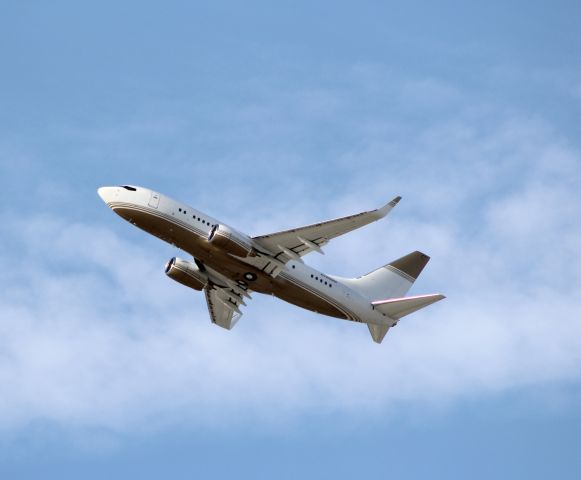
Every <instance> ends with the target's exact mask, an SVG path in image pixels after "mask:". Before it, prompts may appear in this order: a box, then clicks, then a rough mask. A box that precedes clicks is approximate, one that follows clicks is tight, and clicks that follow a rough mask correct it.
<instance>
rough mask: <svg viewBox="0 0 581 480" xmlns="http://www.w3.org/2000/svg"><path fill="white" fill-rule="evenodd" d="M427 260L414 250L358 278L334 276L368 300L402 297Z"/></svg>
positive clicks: (424, 255)
mask: <svg viewBox="0 0 581 480" xmlns="http://www.w3.org/2000/svg"><path fill="white" fill-rule="evenodd" d="M429 260H430V257H428V256H427V255H426V254H424V253H422V252H418V251H416V252H412V253H410V254H408V255H406V256H404V257H401V258H398V259H397V260H394V261H393V262H390V263H388V264H387V265H384V266H383V267H381V268H378V269H377V270H374V271H373V272H370V273H368V274H367V275H363V276H362V277H359V278H337V277H334V278H336V279H337V280H339V281H340V282H342V283H344V284H346V285H348V286H349V287H351V288H353V289H354V290H356V291H358V292H359V293H361V294H362V295H364V296H365V297H367V298H369V299H370V300H377V299H378V298H392V297H403V296H404V295H405V294H406V293H407V292H408V290H409V289H410V288H411V286H412V285H413V283H414V282H415V280H416V279H417V278H418V276H419V275H420V273H421V272H422V270H423V269H424V267H425V266H426V264H427V263H428V261H429Z"/></svg>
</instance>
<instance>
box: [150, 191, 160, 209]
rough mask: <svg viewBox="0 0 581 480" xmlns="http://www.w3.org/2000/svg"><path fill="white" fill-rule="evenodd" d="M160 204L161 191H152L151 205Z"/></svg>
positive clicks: (154, 206)
mask: <svg viewBox="0 0 581 480" xmlns="http://www.w3.org/2000/svg"><path fill="white" fill-rule="evenodd" d="M158 205H159V193H157V192H151V197H150V198H149V206H150V207H153V208H157V206H158Z"/></svg>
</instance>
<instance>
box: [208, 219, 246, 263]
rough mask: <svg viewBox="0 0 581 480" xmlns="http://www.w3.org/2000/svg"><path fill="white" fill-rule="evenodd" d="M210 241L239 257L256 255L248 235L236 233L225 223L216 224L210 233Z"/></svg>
mask: <svg viewBox="0 0 581 480" xmlns="http://www.w3.org/2000/svg"><path fill="white" fill-rule="evenodd" d="M208 242H210V243H211V244H213V245H215V246H216V247H218V248H221V249H222V250H224V251H226V252H228V253H230V254H232V255H235V256H237V257H248V256H254V255H255V253H254V249H253V248H252V243H251V241H250V239H249V238H248V237H245V236H243V235H241V234H239V233H236V232H234V231H232V230H230V229H229V228H228V227H226V226H224V225H214V227H213V228H212V230H211V231H210V235H208Z"/></svg>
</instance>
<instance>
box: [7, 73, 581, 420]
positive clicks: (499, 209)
mask: <svg viewBox="0 0 581 480" xmlns="http://www.w3.org/2000/svg"><path fill="white" fill-rule="evenodd" d="M420 90H421V92H423V94H426V92H428V93H429V92H431V93H429V95H428V96H430V95H432V94H434V92H440V93H442V92H443V94H445V95H444V96H445V97H446V95H448V97H449V96H452V97H454V98H457V97H456V95H457V93H455V92H454V90H453V89H449V88H447V87H443V86H441V85H437V84H433V83H431V81H428V82H427V83H426V82H423V83H421V85H420ZM421 92H420V93H421ZM313 95H315V94H309V95H307V97H306V99H307V103H309V104H310V103H311V102H312V100H313ZM315 96H316V98H317V99H318V100H317V102H316V108H315V109H314V113H313V114H314V115H321V114H323V113H324V112H331V113H330V114H332V112H333V111H334V109H337V108H339V109H340V108H343V107H341V102H338V101H336V100H335V99H333V98H329V96H328V95H321V96H318V95H315ZM448 97H446V98H448ZM260 115H262V114H260ZM470 115H474V117H473V118H472V119H471V117H470ZM491 118H494V119H495V121H496V122H495V123H494V125H491V126H489V127H487V128H485V129H480V126H481V124H482V122H484V119H486V122H488V121H489V120H490V119H491ZM372 123H373V122H369V124H368V125H367V126H366V125H363V126H361V132H364V131H365V132H371V135H370V137H368V139H367V140H368V142H367V143H366V145H365V147H364V148H361V149H357V150H353V151H345V152H343V154H342V156H341V157H340V158H338V160H337V166H338V167H339V168H345V169H346V171H349V172H352V173H351V174H350V175H349V178H348V180H344V182H345V183H344V184H343V185H342V186H341V188H336V189H334V193H333V195H332V196H329V197H328V199H332V200H333V202H336V203H332V202H329V203H328V205H327V206H326V207H322V206H321V205H320V204H315V203H314V202H315V201H317V200H318V198H317V197H316V196H313V197H311V198H310V197H308V196H302V198H301V199H300V202H298V203H292V204H289V201H288V200H289V198H290V194H289V195H280V196H279V197H278V198H273V201H272V202H271V204H269V205H256V198H255V195H250V194H248V192H246V194H245V195H246V196H244V195H241V196H240V197H238V198H239V201H240V203H239V204H238V206H237V209H238V210H237V211H238V212H239V215H237V216H236V222H235V226H236V227H238V228H246V229H247V230H249V231H251V232H253V233H266V231H268V230H275V229H278V228H282V227H287V226H292V225H291V224H295V223H299V222H300V223H302V222H303V221H305V222H306V221H313V220H317V219H321V220H322V219H324V217H321V218H318V217H319V216H320V215H329V216H332V215H339V214H344V213H350V212H352V211H356V210H357V209H359V208H361V207H365V208H366V207H372V206H373V205H369V201H373V200H375V201H376V202H377V205H379V203H380V201H384V200H388V199H389V198H386V195H387V194H386V192H390V194H389V195H391V193H394V194H396V193H404V195H405V199H404V202H402V204H401V205H399V206H398V207H397V209H396V210H395V211H394V212H393V213H392V214H391V216H390V218H389V219H388V220H387V223H385V222H383V223H378V224H374V225H373V226H371V227H368V228H367V229H364V230H363V231H360V232H355V233H353V234H351V235H349V236H347V237H345V238H342V239H339V240H337V241H335V242H334V244H333V245H331V246H330V247H329V249H328V255H327V256H326V257H313V258H312V259H311V258H309V261H311V260H312V262H313V263H314V264H315V265H319V266H321V268H324V269H325V270H327V271H330V272H331V273H337V274H344V275H356V274H359V273H362V272H363V271H366V270H369V269H371V268H374V267H376V266H377V265H379V264H381V263H385V261H387V260H390V259H392V257H396V256H399V255H401V254H404V253H407V252H408V251H410V250H413V249H416V248H420V249H424V250H426V251H427V252H428V253H430V254H431V255H432V256H433V260H432V262H431V264H430V265H429V266H428V268H427V270H426V272H425V274H424V275H423V276H422V277H421V278H420V280H419V281H418V282H417V285H416V287H414V291H416V292H419V291H429V290H441V291H443V292H444V293H446V294H448V296H449V298H448V299H447V300H446V301H445V302H442V303H441V304H438V305H436V306H434V307H433V308H430V309H426V310H425V311H422V312H418V313H417V314H415V315H414V316H411V317H409V318H406V319H405V321H402V322H401V323H400V325H399V326H398V327H397V328H396V329H394V330H393V331H392V332H390V334H389V335H388V338H387V339H386V341H385V342H384V344H382V345H381V346H377V345H375V344H373V343H372V342H371V340H370V338H368V337H369V335H368V332H367V329H366V328H364V326H362V325H356V324H347V323H345V322H339V321H336V320H333V319H326V318H322V317H318V316H316V315H314V314H310V313H307V312H302V311H300V310H299V309H296V308H294V307H291V306H287V305H285V304H283V303H282V302H277V301H274V300H272V299H269V298H260V297H258V298H255V299H254V300H252V301H251V302H250V304H249V306H248V307H247V308H246V309H245V316H244V317H243V319H242V320H241V323H240V325H238V326H237V327H236V329H235V330H233V331H232V332H225V331H222V330H221V329H217V328H215V327H213V326H212V325H210V323H209V321H208V318H207V312H206V307H205V305H204V301H203V298H202V296H201V295H197V296H196V295H195V294H194V293H193V292H190V291H187V290H186V289H185V288H183V287H181V286H179V285H177V284H172V282H170V281H169V280H167V279H165V278H164V275H163V272H162V264H163V261H164V260H165V258H163V257H164V255H167V257H169V256H171V254H173V253H174V252H172V251H171V249H170V248H169V247H164V246H161V244H158V243H156V242H155V240H152V241H151V242H149V241H147V242H142V243H136V242H137V239H138V238H141V237H140V236H138V235H136V234H135V233H133V234H131V237H130V238H125V237H124V235H125V234H127V235H129V232H130V230H129V229H130V226H129V225H127V226H125V225H123V227H126V228H121V227H119V228H116V227H113V224H112V223H107V224H103V223H96V222H84V223H81V222H79V221H70V220H69V219H67V218H64V217H60V216H58V215H53V216H46V215H30V216H27V217H26V218H19V217H17V216H14V215H4V218H3V223H2V227H1V228H2V236H3V239H5V241H6V245H11V244H16V243H19V244H20V245H19V251H20V254H19V255H18V257H17V258H14V257H13V255H12V254H11V251H10V250H9V249H4V250H3V251H2V253H0V264H2V266H3V268H2V269H1V273H0V287H1V288H2V291H3V295H2V296H1V297H0V313H1V317H0V358H2V361H1V362H0V385H1V386H2V391H3V394H2V396H0V425H2V427H3V428H4V429H11V428H20V427H22V426H24V425H27V424H28V423H30V422H31V421H33V420H35V419H48V420H50V421H54V422H57V423H59V424H62V425H64V426H81V427H82V426H98V427H106V428H110V429H112V430H117V431H127V430H131V429H135V428H142V427H140V425H142V424H143V423H144V422H149V423H151V424H153V425H154V426H155V425H159V424H161V425H164V424H173V423H174V422H178V421H179V422H180V423H181V422H183V421H184V418H185V419H187V421H189V422H192V423H195V424H200V423H204V424H209V425H219V424H220V423H221V422H225V421H227V422H229V421H232V420H234V419H235V418H236V417H238V416H239V415H240V414H241V413H243V414H244V416H245V417H246V418H248V417H249V416H250V417H252V418H259V419H272V418H277V417H284V418H288V417H292V416H293V415H294V414H297V413H300V412H303V411H305V410H309V411H310V410H312V409H313V408H315V409H316V408H325V409H330V410H335V411H342V412H347V413H349V412H360V411H361V408H362V407H364V408H365V411H366V412H367V413H366V414H370V415H371V414H374V413H378V412H382V413H385V412H386V411H387V407H388V405H393V404H394V402H402V401H406V402H410V401H413V402H414V403H415V402H418V403H420V404H423V405H431V404H433V403H437V402H440V401H454V400H455V399H458V398H462V397H465V396H471V395H480V394H482V393H486V392H498V391H504V390H506V389H513V388H516V387H521V386H525V385H542V384H544V383H546V382H555V381H563V380H579V377H580V376H581V369H580V368H579V365H580V364H581V363H580V361H581V353H580V352H581V324H580V323H579V318H578V317H579V315H578V308H577V305H578V304H579V301H580V300H581V288H580V282H579V280H580V278H579V276H580V273H579V272H581V260H580V258H581V251H580V250H581V247H580V245H581V223H580V221H579V219H580V218H581V206H580V205H581V201H580V200H581V198H580V194H579V191H581V190H580V189H579V188H578V187H579V185H578V179H579V178H581V175H580V173H581V172H580V171H579V170H580V165H581V162H580V155H579V152H578V151H577V150H576V149H575V148H574V147H572V146H571V145H569V144H567V142H566V141H564V140H563V139H562V138H560V136H559V135H558V134H557V133H556V132H555V131H554V130H553V129H551V128H550V126H548V125H546V124H545V123H544V122H542V121H540V120H539V119H535V118H528V117H523V116H518V115H510V114H507V113H506V112H503V111H497V112H496V114H495V115H492V114H491V113H490V112H484V113H481V114H479V115H478V114H474V113H466V112H464V113H463V117H462V118H460V119H458V120H457V121H455V120H448V121H447V122H442V123H441V124H439V125H438V126H423V127H422V128H421V129H416V131H415V132H411V131H410V132H408V133H409V135H407V136H406V135H404V136H402V137H399V138H395V137H393V136H391V137H390V136H389V135H386V134H385V130H383V129H382V128H381V127H377V128H370V127H369V125H371V124H372ZM380 123H381V122H379V123H377V125H380ZM394 157H396V158H397V157H399V158H401V160H400V161H397V162H394V164H386V163H385V162H386V160H385V159H387V158H394ZM374 172H375V173H374ZM341 178H345V177H341ZM318 181H319V182H320V179H313V181H312V183H313V184H316V183H317V182H318ZM363 189H364V191H365V192H366V194H365V198H363V197H362V195H361V194H360V192H361V191H363ZM402 190H403V191H402ZM166 193H168V194H170V195H173V194H174V192H172V191H168V192H166ZM254 193H255V192H254ZM291 193H296V192H292V191H291ZM95 201H98V199H96V197H95ZM207 201H208V202H209V199H208V200H207ZM255 207H256V208H255ZM103 208H104V207H103ZM219 208H220V210H222V211H224V212H227V211H229V210H228V207H224V206H219ZM312 211H318V212H321V213H320V215H319V214H318V215H317V218H314V217H313V214H312V213H311V212H312ZM212 213H215V212H212ZM230 214H231V215H232V212H231V211H230ZM113 221H116V220H115V219H113V218H112V217H111V222H113ZM113 228H116V230H113ZM144 235H145V234H144ZM362 246H364V248H362Z"/></svg>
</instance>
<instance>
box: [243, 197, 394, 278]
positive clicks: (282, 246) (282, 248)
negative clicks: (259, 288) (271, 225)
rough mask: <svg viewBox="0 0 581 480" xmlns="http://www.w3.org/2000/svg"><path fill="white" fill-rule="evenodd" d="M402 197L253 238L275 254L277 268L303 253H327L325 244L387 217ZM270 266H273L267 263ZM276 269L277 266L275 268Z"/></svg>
mask: <svg viewBox="0 0 581 480" xmlns="http://www.w3.org/2000/svg"><path fill="white" fill-rule="evenodd" d="M400 200H401V197H395V198H394V199H393V200H392V201H391V202H389V203H387V204H386V205H384V206H383V207H381V208H378V209H376V210H371V211H368V212H362V213H358V214H356V215H349V216H347V217H342V218H337V219H335V220H329V221H327V222H321V223H315V224H313V225H307V226H305V227H299V228H293V229H291V230H284V231H282V232H276V233H270V234H268V235H261V236H258V237H253V239H252V240H254V242H255V243H256V244H257V245H258V246H259V247H262V248H263V249H265V250H267V251H268V252H270V253H271V254H272V257H271V258H268V259H267V258H265V259H264V260H265V261H269V260H271V263H272V266H273V268H274V267H275V265H276V264H277V263H278V267H279V268H280V266H281V265H284V264H285V263H286V262H288V261H289V260H291V259H293V260H300V257H302V256H303V255H306V254H307V253H310V252H313V251H317V252H319V253H323V251H322V250H321V247H322V246H323V245H326V244H327V243H328V242H329V240H331V239H333V238H335V237H338V236H340V235H343V234H344V233H347V232H351V231H352V230H356V229H357V228H360V227H363V226H365V225H367V224H369V223H372V222H375V221H377V220H379V219H380V218H383V217H385V216H386V215H387V214H388V213H389V212H390V211H391V209H392V208H393V207H395V206H396V205H397V203H398V202H399V201H400ZM266 268H267V269H268V268H270V267H269V266H267V267H266ZM274 271H276V268H274Z"/></svg>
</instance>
